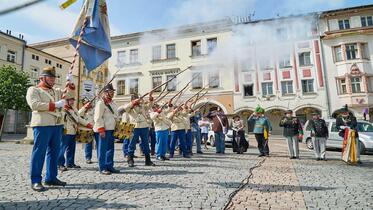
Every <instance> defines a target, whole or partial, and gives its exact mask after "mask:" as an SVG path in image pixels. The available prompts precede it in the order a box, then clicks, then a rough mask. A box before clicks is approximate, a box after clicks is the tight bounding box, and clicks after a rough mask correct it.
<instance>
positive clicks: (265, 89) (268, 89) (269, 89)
mask: <svg viewBox="0 0 373 210" xmlns="http://www.w3.org/2000/svg"><path fill="white" fill-rule="evenodd" d="M262 95H263V96H268V95H273V84H272V82H264V83H262Z"/></svg>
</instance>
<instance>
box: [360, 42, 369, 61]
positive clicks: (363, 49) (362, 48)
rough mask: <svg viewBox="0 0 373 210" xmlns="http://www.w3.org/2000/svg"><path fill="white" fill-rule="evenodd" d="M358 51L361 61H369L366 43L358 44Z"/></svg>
mask: <svg viewBox="0 0 373 210" xmlns="http://www.w3.org/2000/svg"><path fill="white" fill-rule="evenodd" d="M360 51H361V58H362V59H369V48H368V43H361V44H360Z"/></svg>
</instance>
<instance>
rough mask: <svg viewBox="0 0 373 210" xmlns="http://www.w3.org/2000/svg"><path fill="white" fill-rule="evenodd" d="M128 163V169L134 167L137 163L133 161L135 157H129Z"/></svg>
mask: <svg viewBox="0 0 373 210" xmlns="http://www.w3.org/2000/svg"><path fill="white" fill-rule="evenodd" d="M127 163H128V167H134V166H135V161H133V156H131V155H128V156H127Z"/></svg>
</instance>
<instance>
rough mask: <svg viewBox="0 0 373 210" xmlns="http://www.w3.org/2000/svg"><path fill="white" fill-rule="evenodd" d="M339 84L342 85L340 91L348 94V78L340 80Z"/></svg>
mask: <svg viewBox="0 0 373 210" xmlns="http://www.w3.org/2000/svg"><path fill="white" fill-rule="evenodd" d="M339 85H340V88H341V89H340V91H341V92H340V93H341V94H346V93H347V84H346V79H341V80H340V81H339Z"/></svg>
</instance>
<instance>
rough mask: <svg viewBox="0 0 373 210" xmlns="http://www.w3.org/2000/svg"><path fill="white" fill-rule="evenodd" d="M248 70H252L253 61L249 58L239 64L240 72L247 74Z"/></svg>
mask: <svg viewBox="0 0 373 210" xmlns="http://www.w3.org/2000/svg"><path fill="white" fill-rule="evenodd" d="M250 70H254V65H253V60H252V59H251V58H247V59H245V60H243V61H242V62H241V71H242V72H248V71H250Z"/></svg>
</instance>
